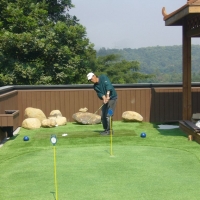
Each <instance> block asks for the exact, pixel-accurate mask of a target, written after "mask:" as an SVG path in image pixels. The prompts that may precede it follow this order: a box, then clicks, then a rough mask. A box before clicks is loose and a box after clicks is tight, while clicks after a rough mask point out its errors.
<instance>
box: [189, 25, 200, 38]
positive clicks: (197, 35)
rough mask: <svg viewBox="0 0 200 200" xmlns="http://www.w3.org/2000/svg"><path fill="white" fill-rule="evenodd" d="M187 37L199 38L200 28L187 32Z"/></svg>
mask: <svg viewBox="0 0 200 200" xmlns="http://www.w3.org/2000/svg"><path fill="white" fill-rule="evenodd" d="M186 35H187V37H199V36H200V27H198V28H195V29H192V30H189V31H187V33H186Z"/></svg>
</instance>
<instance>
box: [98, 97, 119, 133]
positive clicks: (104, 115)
mask: <svg viewBox="0 0 200 200" xmlns="http://www.w3.org/2000/svg"><path fill="white" fill-rule="evenodd" d="M116 104H117V99H115V100H109V101H108V103H107V104H104V105H103V107H102V109H101V111H102V112H101V122H102V124H103V128H104V129H105V130H110V116H109V115H108V110H109V109H111V110H112V111H113V115H114V112H115V107H116ZM113 115H112V116H113ZM112 116H111V118H112ZM111 123H112V122H111Z"/></svg>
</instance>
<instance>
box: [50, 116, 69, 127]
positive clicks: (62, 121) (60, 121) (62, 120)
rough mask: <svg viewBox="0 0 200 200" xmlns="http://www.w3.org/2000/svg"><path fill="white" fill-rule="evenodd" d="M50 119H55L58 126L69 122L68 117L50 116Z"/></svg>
mask: <svg viewBox="0 0 200 200" xmlns="http://www.w3.org/2000/svg"><path fill="white" fill-rule="evenodd" d="M49 119H53V120H55V121H56V125H57V126H64V125H66V124H67V119H66V117H49Z"/></svg>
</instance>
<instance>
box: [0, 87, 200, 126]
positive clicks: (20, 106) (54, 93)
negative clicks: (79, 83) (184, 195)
mask: <svg viewBox="0 0 200 200" xmlns="http://www.w3.org/2000/svg"><path fill="white" fill-rule="evenodd" d="M116 91H117V93H118V100H117V107H116V112H115V115H114V120H121V119H122V113H123V112H125V111H128V110H130V111H135V112H138V113H139V114H141V115H142V116H143V118H144V121H146V122H165V121H178V120H181V119H182V88H181V87H174V88H173V87H171V88H164V87H162V88H159V87H156V88H131V87H129V88H116ZM199 102H200V87H195V88H192V105H193V106H192V112H193V113H198V112H200V104H199ZM101 105H102V101H101V100H100V99H98V97H97V95H96V93H95V91H94V90H93V89H91V88H89V89H85V88H84V89H47V90H45V89H41V90H39V89H37V90H36V89H30V90H18V91H12V92H8V93H5V94H1V95H0V114H3V113H4V111H5V110H19V111H20V114H19V126H20V125H21V123H22V121H23V120H24V110H25V109H26V108H27V107H34V108H38V109H41V110H42V111H43V112H44V113H45V115H46V117H48V116H49V114H50V112H51V111H52V110H60V111H61V113H62V114H63V116H65V117H66V118H67V120H68V121H69V122H72V121H73V119H72V115H73V114H74V113H76V112H78V111H79V109H80V108H84V107H86V108H88V112H91V113H94V112H95V111H96V110H97V109H98V108H99V107H100V106H101ZM98 114H100V112H98ZM0 120H4V119H0Z"/></svg>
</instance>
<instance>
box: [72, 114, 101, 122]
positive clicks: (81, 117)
mask: <svg viewBox="0 0 200 200" xmlns="http://www.w3.org/2000/svg"><path fill="white" fill-rule="evenodd" d="M72 118H73V119H74V121H76V122H77V123H79V124H84V125H86V124H100V123H101V116H100V115H96V114H93V113H88V112H77V113H75V114H73V115H72Z"/></svg>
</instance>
